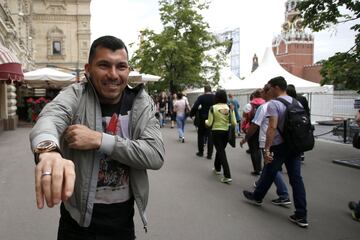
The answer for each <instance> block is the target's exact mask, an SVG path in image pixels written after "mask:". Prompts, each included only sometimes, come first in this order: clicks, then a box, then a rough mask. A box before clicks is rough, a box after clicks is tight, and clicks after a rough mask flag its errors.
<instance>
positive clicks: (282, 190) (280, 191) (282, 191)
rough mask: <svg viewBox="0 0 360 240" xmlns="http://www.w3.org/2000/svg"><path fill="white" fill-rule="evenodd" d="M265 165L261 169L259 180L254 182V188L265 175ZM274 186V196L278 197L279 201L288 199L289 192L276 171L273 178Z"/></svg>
mask: <svg viewBox="0 0 360 240" xmlns="http://www.w3.org/2000/svg"><path fill="white" fill-rule="evenodd" d="M266 166H267V165H265V166H264V167H263V170H262V172H261V176H260V178H259V180H257V181H256V186H257V185H259V183H260V181H262V180H263V175H265V174H266V171H268V170H267V169H268V168H267V167H266ZM274 184H275V186H276V194H277V195H278V196H279V198H280V199H288V198H289V191H288V189H287V187H286V184H285V182H284V180H283V177H282V173H281V171H278V172H277V173H276V176H275V179H274Z"/></svg>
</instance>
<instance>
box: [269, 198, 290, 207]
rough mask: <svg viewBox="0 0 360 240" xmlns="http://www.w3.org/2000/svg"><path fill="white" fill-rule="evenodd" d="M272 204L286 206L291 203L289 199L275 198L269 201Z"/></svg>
mask: <svg viewBox="0 0 360 240" xmlns="http://www.w3.org/2000/svg"><path fill="white" fill-rule="evenodd" d="M271 203H272V204H274V205H276V206H287V205H290V204H291V201H290V199H288V198H286V199H283V198H277V199H274V200H272V201H271Z"/></svg>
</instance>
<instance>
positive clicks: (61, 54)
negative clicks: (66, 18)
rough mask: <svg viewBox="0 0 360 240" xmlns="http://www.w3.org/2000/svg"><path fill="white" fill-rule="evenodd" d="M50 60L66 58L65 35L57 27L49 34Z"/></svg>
mask: <svg viewBox="0 0 360 240" xmlns="http://www.w3.org/2000/svg"><path fill="white" fill-rule="evenodd" d="M47 41H48V44H47V45H48V51H47V52H48V59H64V58H65V49H64V46H65V35H64V32H63V31H62V30H61V29H60V28H58V27H57V26H55V27H53V28H51V29H50V30H49V31H48V33H47Z"/></svg>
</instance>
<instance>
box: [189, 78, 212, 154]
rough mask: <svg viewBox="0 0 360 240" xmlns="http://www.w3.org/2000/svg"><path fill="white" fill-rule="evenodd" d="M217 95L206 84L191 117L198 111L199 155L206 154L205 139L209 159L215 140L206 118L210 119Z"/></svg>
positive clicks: (192, 109) (191, 112)
mask: <svg viewBox="0 0 360 240" xmlns="http://www.w3.org/2000/svg"><path fill="white" fill-rule="evenodd" d="M214 101H215V96H214V94H213V93H212V92H211V87H210V86H209V85H206V86H204V94H202V95H201V96H199V97H198V98H197V99H196V101H195V103H194V105H193V107H192V108H191V111H190V117H193V116H196V114H197V113H198V116H197V117H198V119H197V125H198V126H197V127H198V129H197V145H198V146H197V147H198V152H197V153H196V155H197V156H199V157H202V156H204V146H205V141H206V143H207V156H206V157H207V159H211V157H212V154H213V149H214V145H213V140H212V137H211V129H210V128H209V127H207V126H206V125H205V121H206V119H208V115H209V110H210V107H211V106H212V105H214Z"/></svg>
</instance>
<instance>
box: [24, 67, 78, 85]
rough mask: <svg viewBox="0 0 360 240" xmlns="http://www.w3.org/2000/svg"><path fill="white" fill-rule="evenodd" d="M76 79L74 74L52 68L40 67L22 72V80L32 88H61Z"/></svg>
mask: <svg viewBox="0 0 360 240" xmlns="http://www.w3.org/2000/svg"><path fill="white" fill-rule="evenodd" d="M75 80H76V77H75V75H73V74H70V73H65V72H62V71H58V70H56V69H53V68H40V69H37V70H34V71H31V72H26V73H24V82H25V83H26V84H27V85H28V86H30V87H32V88H55V89H61V88H63V87H66V86H68V85H70V84H72V83H74V82H75Z"/></svg>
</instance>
